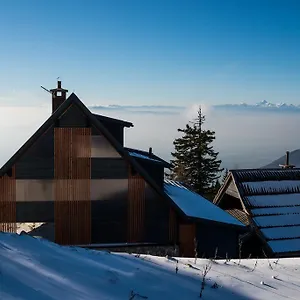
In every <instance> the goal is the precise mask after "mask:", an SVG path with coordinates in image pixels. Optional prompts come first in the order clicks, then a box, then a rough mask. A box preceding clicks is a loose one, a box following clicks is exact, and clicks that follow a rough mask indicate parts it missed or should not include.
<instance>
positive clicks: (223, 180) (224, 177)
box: [222, 169, 229, 184]
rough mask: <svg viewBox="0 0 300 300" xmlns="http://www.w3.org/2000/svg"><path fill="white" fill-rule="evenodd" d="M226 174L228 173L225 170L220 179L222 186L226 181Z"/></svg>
mask: <svg viewBox="0 0 300 300" xmlns="http://www.w3.org/2000/svg"><path fill="white" fill-rule="evenodd" d="M228 173H229V171H228V169H225V171H224V174H223V177H222V184H224V182H225V180H226V178H227V176H228Z"/></svg>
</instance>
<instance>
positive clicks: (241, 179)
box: [214, 168, 300, 257]
mask: <svg viewBox="0 0 300 300" xmlns="http://www.w3.org/2000/svg"><path fill="white" fill-rule="evenodd" d="M214 203H215V204H216V205H218V206H219V207H220V208H222V209H224V210H225V211H227V212H228V213H229V214H231V215H232V216H234V217H236V218H237V219H239V220H240V221H241V222H242V223H243V224H245V225H246V226H249V227H250V228H251V233H248V234H246V235H245V236H244V239H241V242H242V243H243V246H242V249H243V252H244V256H248V255H250V254H252V256H261V257H264V256H268V257H295V256H300V169H295V168H283V169H249V170H231V171H230V172H229V174H228V176H227V178H226V180H225V183H224V185H223V186H222V187H221V188H220V190H219V192H218V194H217V195H216V197H215V199H214Z"/></svg>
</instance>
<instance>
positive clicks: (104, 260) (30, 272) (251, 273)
mask: <svg viewBox="0 0 300 300" xmlns="http://www.w3.org/2000/svg"><path fill="white" fill-rule="evenodd" d="M193 263H194V260H193V259H180V260H179V263H178V269H179V270H178V274H176V272H175V268H176V261H175V260H174V259H167V258H164V257H153V256H140V257H135V256H134V255H130V254H112V253H109V252H105V251H101V252H100V251H91V250H85V249H80V248H73V247H61V246H58V245H56V244H53V243H51V242H48V241H46V240H39V239H35V238H32V237H30V236H27V235H21V236H19V235H17V234H5V233H0V299H5V300H11V299H30V300H36V299H38V300H43V299H47V300H48V299H49V300H50V299H64V300H67V299H72V300H75V299H90V300H93V299H97V300H99V299H101V300H104V299H124V300H126V299H170V300H171V299H172V300H173V299H180V300H182V299H199V293H200V287H201V278H202V275H201V274H202V270H203V269H204V267H205V265H209V264H211V270H210V271H209V272H208V274H207V277H206V278H207V281H206V286H205V289H204V291H203V297H202V298H203V299H210V300H214V299H222V300H228V299H233V300H235V299H272V300H276V299H299V295H300V259H296V258H295V259H280V260H279V261H275V260H270V261H268V260H259V261H257V264H256V260H255V259H254V260H253V259H249V260H242V261H241V262H240V264H238V261H229V262H227V263H226V262H224V261H216V262H211V261H209V260H202V259H201V260H198V261H197V264H196V265H194V264H193ZM188 264H190V266H188ZM269 264H270V265H269ZM270 266H271V267H270ZM271 268H272V269H271ZM272 276H275V278H272ZM262 281H263V282H264V284H261V282H262ZM215 283H216V284H215ZM213 287H215V288H213ZM131 291H133V294H132V296H130V295H131ZM136 293H138V294H139V295H140V296H138V295H136V296H134V297H133V295H134V294H136Z"/></svg>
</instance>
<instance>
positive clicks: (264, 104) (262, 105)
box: [214, 100, 300, 112]
mask: <svg viewBox="0 0 300 300" xmlns="http://www.w3.org/2000/svg"><path fill="white" fill-rule="evenodd" d="M214 107H215V108H235V109H251V110H253V109H254V110H261V109H268V110H270V111H279V110H284V111H296V112H300V104H299V105H294V104H287V103H284V102H282V103H277V104H274V103H271V102H268V101H267V100H263V101H260V102H258V103H256V104H247V103H240V104H222V105H215V106H214Z"/></svg>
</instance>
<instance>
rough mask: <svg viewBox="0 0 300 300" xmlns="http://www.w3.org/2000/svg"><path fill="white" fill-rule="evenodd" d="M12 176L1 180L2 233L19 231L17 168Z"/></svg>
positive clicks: (13, 169)
mask: <svg viewBox="0 0 300 300" xmlns="http://www.w3.org/2000/svg"><path fill="white" fill-rule="evenodd" d="M10 175H11V176H8V175H4V176H2V177H1V178H0V231H4V232H12V233H14V232H16V229H17V226H16V225H17V224H16V218H17V209H16V178H15V175H16V172H15V166H13V168H12V170H11V174H10Z"/></svg>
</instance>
